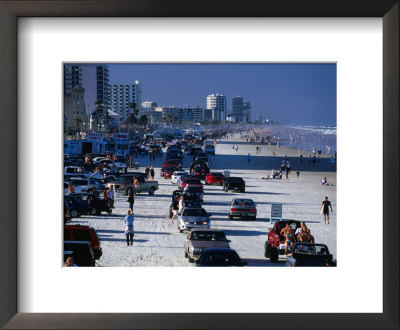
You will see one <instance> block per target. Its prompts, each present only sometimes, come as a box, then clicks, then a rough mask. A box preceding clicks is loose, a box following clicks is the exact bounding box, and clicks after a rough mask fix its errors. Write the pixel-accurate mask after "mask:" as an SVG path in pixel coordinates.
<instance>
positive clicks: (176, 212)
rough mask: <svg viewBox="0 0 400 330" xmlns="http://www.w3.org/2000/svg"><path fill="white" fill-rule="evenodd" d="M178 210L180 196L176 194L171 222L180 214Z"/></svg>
mask: <svg viewBox="0 0 400 330" xmlns="http://www.w3.org/2000/svg"><path fill="white" fill-rule="evenodd" d="M178 211H179V196H176V197H175V198H174V201H173V203H172V218H171V223H174V219H175V218H176V217H177V216H178Z"/></svg>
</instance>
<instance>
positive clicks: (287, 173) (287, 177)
mask: <svg viewBox="0 0 400 330" xmlns="http://www.w3.org/2000/svg"><path fill="white" fill-rule="evenodd" d="M285 174H286V180H289V168H288V167H287V166H286V167H285Z"/></svg>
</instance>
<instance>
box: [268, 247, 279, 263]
mask: <svg viewBox="0 0 400 330" xmlns="http://www.w3.org/2000/svg"><path fill="white" fill-rule="evenodd" d="M278 259H279V253H278V250H277V249H276V248H272V247H271V255H270V257H269V260H270V261H271V262H273V263H277V262H278Z"/></svg>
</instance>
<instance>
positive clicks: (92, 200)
mask: <svg viewBox="0 0 400 330" xmlns="http://www.w3.org/2000/svg"><path fill="white" fill-rule="evenodd" d="M68 196H72V197H75V198H76V199H78V200H80V201H82V202H86V203H87V204H89V214H90V215H99V214H101V212H107V213H111V212H112V208H111V203H110V202H109V201H108V200H105V199H103V198H100V197H98V196H95V195H93V194H90V193H72V194H68Z"/></svg>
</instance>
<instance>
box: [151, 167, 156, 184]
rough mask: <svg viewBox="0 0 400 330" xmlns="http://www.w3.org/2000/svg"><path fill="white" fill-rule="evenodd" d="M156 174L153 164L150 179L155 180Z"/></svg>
mask: <svg viewBox="0 0 400 330" xmlns="http://www.w3.org/2000/svg"><path fill="white" fill-rule="evenodd" d="M154 176H155V172H154V167H153V165H151V167H150V180H151V181H153V180H154Z"/></svg>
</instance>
